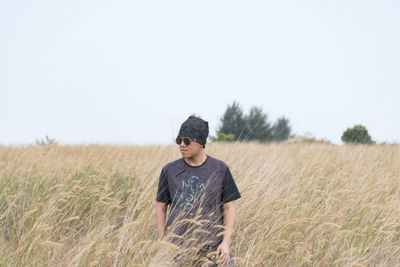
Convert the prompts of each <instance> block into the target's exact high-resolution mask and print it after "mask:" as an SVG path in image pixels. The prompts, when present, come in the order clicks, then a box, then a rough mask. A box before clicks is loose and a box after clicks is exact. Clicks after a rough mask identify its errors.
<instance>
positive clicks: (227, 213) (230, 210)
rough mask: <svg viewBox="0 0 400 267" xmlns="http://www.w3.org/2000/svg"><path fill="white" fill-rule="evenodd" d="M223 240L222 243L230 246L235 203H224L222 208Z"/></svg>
mask: <svg viewBox="0 0 400 267" xmlns="http://www.w3.org/2000/svg"><path fill="white" fill-rule="evenodd" d="M223 208H224V226H225V231H224V238H223V240H222V242H223V243H226V244H228V245H229V244H230V242H231V236H232V231H233V226H234V224H235V203H234V202H233V201H231V202H228V203H225V204H224V206H223Z"/></svg>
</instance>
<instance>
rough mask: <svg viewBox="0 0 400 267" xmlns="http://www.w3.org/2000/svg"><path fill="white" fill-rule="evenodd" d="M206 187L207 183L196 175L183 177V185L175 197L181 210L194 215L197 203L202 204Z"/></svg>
mask: <svg viewBox="0 0 400 267" xmlns="http://www.w3.org/2000/svg"><path fill="white" fill-rule="evenodd" d="M205 187H206V185H205V184H204V183H203V182H202V181H201V180H200V178H199V177H197V176H195V175H192V176H190V177H188V178H184V179H182V183H181V187H180V188H179V189H178V191H177V192H176V193H175V199H176V200H177V203H178V205H179V207H180V208H181V210H182V211H184V212H185V213H187V214H189V215H193V212H194V211H195V208H194V207H195V205H198V204H200V203H201V201H202V200H203V198H204V188H205Z"/></svg>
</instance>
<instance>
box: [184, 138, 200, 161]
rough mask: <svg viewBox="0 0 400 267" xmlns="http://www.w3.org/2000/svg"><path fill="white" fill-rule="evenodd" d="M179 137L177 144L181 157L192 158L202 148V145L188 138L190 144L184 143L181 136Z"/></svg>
mask: <svg viewBox="0 0 400 267" xmlns="http://www.w3.org/2000/svg"><path fill="white" fill-rule="evenodd" d="M179 137H180V138H181V143H180V145H179V149H180V150H181V154H182V157H183V158H193V157H195V156H196V155H198V154H199V153H200V151H201V150H202V149H203V145H201V144H199V143H197V142H195V141H193V140H192V139H190V138H189V139H190V144H189V145H186V144H185V142H183V138H184V137H183V136H179Z"/></svg>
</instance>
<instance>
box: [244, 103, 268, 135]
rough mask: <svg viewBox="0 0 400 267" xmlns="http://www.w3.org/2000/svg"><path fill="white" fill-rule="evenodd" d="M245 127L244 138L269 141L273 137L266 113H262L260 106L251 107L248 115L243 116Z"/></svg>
mask: <svg viewBox="0 0 400 267" xmlns="http://www.w3.org/2000/svg"><path fill="white" fill-rule="evenodd" d="M245 121H246V128H245V131H244V133H245V135H244V138H245V139H247V140H249V141H252V140H257V141H261V142H267V141H271V140H272V139H273V135H272V128H271V126H270V124H269V123H268V120H267V115H266V114H264V113H263V110H262V108H261V107H256V106H254V107H252V108H251V109H250V113H249V115H247V116H246V117H245Z"/></svg>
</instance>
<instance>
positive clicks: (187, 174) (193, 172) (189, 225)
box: [156, 155, 241, 247]
mask: <svg viewBox="0 0 400 267" xmlns="http://www.w3.org/2000/svg"><path fill="white" fill-rule="evenodd" d="M240 197H241V196H240V193H239V190H238V188H237V186H236V184H235V181H234V179H233V177H232V174H231V172H230V170H229V167H228V166H227V165H226V164H225V163H224V162H223V161H220V160H218V159H215V158H213V157H210V156H208V155H207V159H206V161H205V162H204V163H203V164H202V165H200V166H191V165H189V164H187V163H186V162H185V160H184V159H183V158H180V159H178V160H176V161H173V162H170V163H168V164H167V165H165V166H164V167H163V169H162V171H161V175H160V179H159V184H158V191H157V197H156V201H157V202H164V203H166V204H167V205H169V206H170V209H169V213H168V218H167V227H168V228H170V229H169V230H170V231H172V232H173V233H175V234H177V235H180V236H182V235H186V236H187V235H190V234H193V231H191V230H195V229H197V230H199V229H201V230H202V231H198V233H202V234H198V235H197V236H196V237H195V239H198V240H199V241H202V242H204V241H205V240H207V241H210V245H211V246H213V247H214V246H218V245H219V244H220V243H221V241H222V235H220V236H219V237H217V234H218V233H220V232H221V231H222V228H221V227H219V226H221V225H223V210H222V205H223V204H224V203H227V202H230V201H233V200H236V199H238V198H240ZM190 220H196V221H197V222H196V223H193V221H190ZM172 241H173V242H174V241H177V239H175V240H172Z"/></svg>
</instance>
